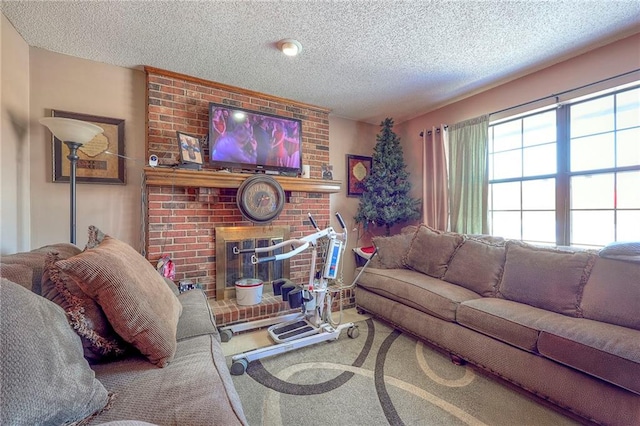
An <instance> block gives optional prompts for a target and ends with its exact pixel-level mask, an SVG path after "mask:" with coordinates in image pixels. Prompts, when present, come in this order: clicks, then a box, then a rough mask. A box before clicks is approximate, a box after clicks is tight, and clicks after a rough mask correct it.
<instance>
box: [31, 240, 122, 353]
mask: <svg viewBox="0 0 640 426" xmlns="http://www.w3.org/2000/svg"><path fill="white" fill-rule="evenodd" d="M59 260H61V259H60V257H59V255H58V253H57V252H53V253H48V254H47V259H46V260H45V266H44V273H43V274H42V296H44V297H46V298H47V299H49V300H51V301H52V302H54V303H56V304H57V305H59V306H60V307H61V308H62V309H64V311H65V312H66V314H67V320H68V321H69V324H70V325H71V327H73V329H74V330H75V331H76V333H78V335H79V336H80V338H81V339H82V346H83V348H84V356H85V358H86V359H87V360H89V362H101V361H110V360H112V359H114V358H117V357H120V356H123V355H125V354H127V352H129V351H130V350H131V347H130V346H129V345H128V344H127V343H126V342H125V341H123V340H122V338H121V337H120V336H118V335H117V334H116V332H115V331H113V328H112V327H111V324H109V321H108V320H107V317H106V316H105V315H104V312H103V311H102V308H101V307H100V306H99V305H98V304H97V303H96V302H95V301H94V300H93V299H92V298H91V297H89V296H88V295H87V294H86V293H85V292H84V291H82V289H81V288H80V287H79V286H78V284H77V283H76V282H75V280H74V279H73V278H71V277H70V276H69V275H67V274H66V273H65V272H63V271H62V270H60V268H59V267H58V266H56V264H55V263H56V262H57V261H59Z"/></svg>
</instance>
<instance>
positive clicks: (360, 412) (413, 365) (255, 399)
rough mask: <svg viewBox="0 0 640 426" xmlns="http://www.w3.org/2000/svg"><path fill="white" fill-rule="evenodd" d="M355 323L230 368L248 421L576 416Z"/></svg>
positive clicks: (457, 421) (474, 421)
mask: <svg viewBox="0 0 640 426" xmlns="http://www.w3.org/2000/svg"><path fill="white" fill-rule="evenodd" d="M357 326H358V327H359V336H358V337H357V338H354V339H351V338H349V337H348V336H347V333H346V332H345V331H343V332H342V334H341V336H340V338H339V339H338V340H335V341H332V342H327V343H319V344H316V345H314V346H308V347H305V348H301V349H297V350H295V351H292V352H289V353H286V354H281V355H277V356H274V357H270V358H264V359H262V360H258V361H253V362H251V363H250V364H249V366H248V368H247V371H246V373H245V374H243V375H241V376H233V382H234V383H235V386H236V389H237V391H238V394H239V395H240V399H241V401H242V405H243V407H244V412H245V415H246V416H247V420H248V421H249V424H250V425H251V426H258V425H265V426H277V425H305V426H306V425H323V426H326V425H367V426H371V425H386V424H389V425H509V426H511V425H574V424H578V423H575V422H574V421H572V420H571V419H569V418H567V417H565V416H563V415H562V414H560V413H558V412H556V411H555V410H552V409H550V408H548V407H545V406H543V405H540V404H538V403H536V402H534V401H533V400H531V399H529V398H527V397H526V396H524V395H522V394H520V393H519V392H516V391H514V390H512V389H510V388H509V387H507V386H504V385H502V384H500V383H498V382H496V381H494V380H492V379H490V378H488V377H486V376H485V375H483V374H480V373H478V372H476V371H475V370H474V369H473V368H471V367H469V366H459V365H455V364H453V363H452V362H451V360H450V359H449V357H447V356H446V355H445V354H442V353H441V352H438V351H435V350H433V349H432V348H430V347H428V346H425V345H424V344H422V343H421V342H419V341H418V340H416V339H415V338H414V337H412V336H410V335H408V334H404V333H401V332H399V331H396V330H394V329H392V328H390V327H389V326H388V325H386V324H384V323H382V322H380V321H377V320H374V319H369V320H366V321H362V322H359V323H357ZM227 363H228V365H231V356H229V357H227Z"/></svg>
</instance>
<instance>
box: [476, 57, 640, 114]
mask: <svg viewBox="0 0 640 426" xmlns="http://www.w3.org/2000/svg"><path fill="white" fill-rule="evenodd" d="M638 71H640V68H638V69H635V70H632V71H628V72H625V73H623V74H618V75H614V76H613V77H608V78H605V79H602V80H598V81H594V82H593V83H589V84H585V85H583V86H579V87H574V88H573V89H569V90H565V91H563V92H559V93H554V94H551V95H548V96H543V97H542V98H538V99H535V100H533V101H529V102H524V103H521V104H519V105H515V106H512V107H509V108H504V109H501V110H498V111H494V112H491V113H489V115H495V114H500V113H501V112H507V111H509V110H512V109H516V108H521V107H523V106H527V105H530V104H535V103H536V102H540V101H545V100H547V99H551V98H556V99H557V98H558V97H559V96H562V95H566V94H567V93H571V92H575V91H576V90H581V89H585V88H587V87H591V86H595V85H596V84H600V83H605V82H607V81H610V80H615V79H616V78H620V77H626V76H627V75H630V74H633V73H636V72H638Z"/></svg>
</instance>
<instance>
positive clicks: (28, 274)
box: [0, 263, 33, 290]
mask: <svg viewBox="0 0 640 426" xmlns="http://www.w3.org/2000/svg"><path fill="white" fill-rule="evenodd" d="M0 277H2V278H6V279H8V280H9V281H12V282H14V283H16V284H20V285H21V286H22V287H24V288H26V289H27V290H33V268H31V267H29V266H27V265H21V264H19V263H0Z"/></svg>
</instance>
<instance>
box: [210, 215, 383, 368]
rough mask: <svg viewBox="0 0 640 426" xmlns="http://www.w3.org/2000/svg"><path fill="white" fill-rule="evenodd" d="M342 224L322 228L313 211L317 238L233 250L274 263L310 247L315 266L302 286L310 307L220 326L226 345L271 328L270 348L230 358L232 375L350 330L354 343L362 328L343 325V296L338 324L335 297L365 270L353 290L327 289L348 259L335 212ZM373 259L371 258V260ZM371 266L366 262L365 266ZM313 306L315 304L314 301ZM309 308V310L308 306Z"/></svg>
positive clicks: (252, 260) (260, 260)
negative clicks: (259, 361) (240, 334)
mask: <svg viewBox="0 0 640 426" xmlns="http://www.w3.org/2000/svg"><path fill="white" fill-rule="evenodd" d="M336 217H337V219H338V222H340V226H341V227H342V232H340V233H338V232H336V231H335V230H334V229H333V228H332V227H330V226H329V227H327V228H325V229H320V228H319V227H318V225H317V224H316V222H315V220H314V219H313V217H312V216H311V213H309V221H310V222H311V224H312V226H313V227H314V228H315V229H316V232H314V233H313V234H310V235H307V236H305V237H302V238H299V239H291V240H287V241H283V242H281V243H279V244H275V245H272V246H268V247H258V248H250V249H238V248H237V247H234V249H233V252H234V254H241V253H253V255H252V256H251V263H253V264H258V263H263V262H273V261H278V260H284V259H289V258H291V257H293V256H296V255H298V254H300V253H302V252H303V251H305V250H306V249H308V248H309V247H311V250H312V251H311V267H310V271H309V282H308V283H307V284H306V285H305V286H304V289H303V293H306V294H307V296H308V297H306V298H305V300H306V301H307V303H306V304H305V303H303V304H302V312H301V313H294V314H289V315H282V316H279V317H274V318H266V319H263V320H257V321H250V322H246V323H240V324H234V325H230V326H226V327H221V328H220V336H221V340H222V341H223V342H227V341H229V340H230V339H231V337H232V336H233V334H234V333H238V332H241V331H248V330H254V329H259V328H264V327H268V329H267V331H268V333H269V337H270V338H271V340H272V341H273V344H272V345H271V346H267V347H264V348H258V349H254V350H251V351H248V352H243V353H240V354H237V355H234V356H233V357H232V358H231V368H230V371H231V374H233V375H236V376H239V375H242V374H244V372H245V371H246V369H247V367H248V365H249V363H250V362H251V361H255V360H257V359H262V358H267V357H270V356H274V355H279V354H282V353H286V352H290V351H293V350H296V349H299V348H302V347H305V346H310V345H314V344H316V343H320V342H327V341H331V340H336V339H338V337H339V336H340V333H341V332H342V330H345V329H346V330H347V335H348V336H349V337H350V338H352V339H355V338H356V337H358V335H359V331H358V326H357V325H355V324H354V323H352V322H349V323H345V324H341V322H342V298H340V319H339V321H338V322H337V323H336V322H334V321H333V319H332V317H331V305H332V299H333V297H332V295H333V294H336V293H337V294H339V296H341V292H342V291H343V290H346V289H350V288H352V287H353V286H354V285H355V283H356V282H357V280H358V277H359V276H360V274H361V273H362V271H363V270H364V268H366V265H365V267H364V268H363V269H362V270H361V272H360V274H358V277H356V279H354V281H353V283H352V284H351V285H349V286H341V285H337V286H329V280H332V281H334V282H335V281H338V284H340V283H341V280H337V278H338V267H339V265H340V260H341V259H342V257H343V255H344V249H345V247H346V245H347V230H346V226H345V223H344V221H343V220H342V217H341V216H340V214H339V213H336ZM321 245H322V246H324V248H326V251H325V253H324V256H323V261H324V267H323V268H322V271H319V272H316V266H317V262H318V247H319V246H321ZM287 247H289V248H290V249H291V250H290V251H288V252H285V253H280V254H276V255H271V256H259V255H260V254H264V253H271V252H273V251H275V250H279V249H284V248H287ZM372 257H373V256H372ZM367 263H368V262H367ZM312 301H314V302H315V305H313V303H311V302H312ZM309 306H310V307H309Z"/></svg>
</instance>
